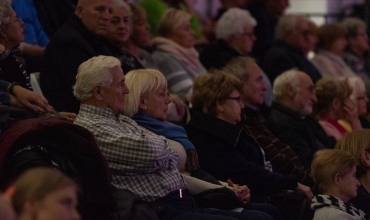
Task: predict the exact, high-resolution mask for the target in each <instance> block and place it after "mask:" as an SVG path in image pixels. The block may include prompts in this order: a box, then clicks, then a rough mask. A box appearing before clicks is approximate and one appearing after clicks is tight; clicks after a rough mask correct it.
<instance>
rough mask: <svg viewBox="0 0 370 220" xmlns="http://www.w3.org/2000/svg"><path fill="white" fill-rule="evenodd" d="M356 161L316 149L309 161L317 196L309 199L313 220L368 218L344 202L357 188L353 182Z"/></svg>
mask: <svg viewBox="0 0 370 220" xmlns="http://www.w3.org/2000/svg"><path fill="white" fill-rule="evenodd" d="M356 165H357V162H356V159H355V158H354V157H352V155H351V154H350V153H348V152H345V151H342V150H338V149H325V150H319V151H317V152H316V153H315V156H314V159H313V161H312V166H311V167H312V169H311V173H312V177H313V179H314V181H315V183H316V185H317V186H318V188H319V192H320V194H319V195H317V196H315V198H314V199H313V200H312V204H311V208H312V209H314V210H315V215H314V218H313V220H331V219H353V220H355V219H357V220H365V219H368V218H367V217H366V216H365V213H364V212H363V211H361V210H358V209H357V208H355V207H354V206H353V205H352V204H351V203H348V201H349V200H350V199H352V198H354V197H355V196H356V194H357V189H358V187H359V186H360V183H359V181H358V180H357V179H356Z"/></svg>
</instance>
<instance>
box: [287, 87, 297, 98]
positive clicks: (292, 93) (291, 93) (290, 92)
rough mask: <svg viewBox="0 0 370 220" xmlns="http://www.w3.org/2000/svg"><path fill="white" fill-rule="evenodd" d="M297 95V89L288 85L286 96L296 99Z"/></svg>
mask: <svg viewBox="0 0 370 220" xmlns="http://www.w3.org/2000/svg"><path fill="white" fill-rule="evenodd" d="M296 93H297V91H296V89H295V88H293V86H292V85H290V84H287V86H286V94H287V95H288V97H290V98H294V96H295V94H296Z"/></svg>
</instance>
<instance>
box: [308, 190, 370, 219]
mask: <svg viewBox="0 0 370 220" xmlns="http://www.w3.org/2000/svg"><path fill="white" fill-rule="evenodd" d="M323 207H331V208H335V209H339V210H341V211H343V212H346V213H347V214H349V215H352V216H355V217H358V219H363V220H367V219H369V218H368V216H366V214H365V213H364V212H363V211H362V210H361V209H357V208H356V207H354V206H353V205H352V204H351V203H345V202H343V201H342V200H340V199H338V198H336V197H334V196H328V195H321V194H320V195H317V196H315V198H314V199H313V200H312V204H311V209H313V210H316V209H320V208H323Z"/></svg>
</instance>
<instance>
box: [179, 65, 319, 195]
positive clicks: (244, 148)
mask: <svg viewBox="0 0 370 220" xmlns="http://www.w3.org/2000/svg"><path fill="white" fill-rule="evenodd" d="M242 87H243V84H242V83H241V82H240V80H239V79H237V78H236V77H234V76H232V75H230V74H227V73H224V72H219V73H213V74H206V75H202V76H199V77H197V78H196V79H195V82H194V92H193V96H192V98H191V101H192V104H193V110H194V112H193V115H192V117H191V119H190V121H189V123H188V125H187V126H186V132H187V133H188V137H189V140H190V141H191V142H192V143H193V144H194V146H195V148H196V149H197V153H198V158H199V164H200V166H201V167H202V169H204V170H205V171H207V172H209V173H210V174H211V175H213V176H215V177H216V178H217V179H219V180H221V181H226V180H227V179H228V178H230V179H232V180H233V181H235V182H236V183H238V184H246V185H248V187H249V188H250V189H251V191H252V192H253V194H252V195H251V201H252V202H256V201H258V202H263V201H265V200H264V199H265V196H267V195H269V194H271V193H274V192H279V191H281V190H294V189H297V190H298V191H300V192H302V193H304V194H305V195H306V196H307V198H309V199H310V200H311V199H312V198H311V197H312V192H311V189H310V188H309V187H307V186H305V185H302V184H300V183H298V182H297V180H296V178H295V177H294V176H291V175H283V174H279V173H275V172H272V170H273V169H272V166H271V164H270V163H269V162H268V161H266V158H265V156H264V151H263V149H262V148H261V147H260V146H259V145H258V144H257V143H256V142H255V140H254V138H253V137H252V136H250V135H249V134H248V133H247V131H246V130H245V129H244V128H241V127H239V126H237V125H236V124H237V123H238V122H240V120H241V115H240V114H241V109H242V108H243V107H244V105H243V103H242V100H241V96H240V93H241V92H242Z"/></svg>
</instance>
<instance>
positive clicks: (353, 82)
mask: <svg viewBox="0 0 370 220" xmlns="http://www.w3.org/2000/svg"><path fill="white" fill-rule="evenodd" d="M348 83H349V85H350V87H351V89H352V94H351V96H350V99H351V100H352V101H353V102H355V103H356V104H357V114H358V117H359V119H360V122H361V126H362V128H370V121H368V120H367V119H366V114H367V112H368V104H369V98H368V96H367V94H366V88H365V83H364V81H363V80H362V79H361V78H360V77H358V76H352V77H349V78H348Z"/></svg>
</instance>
